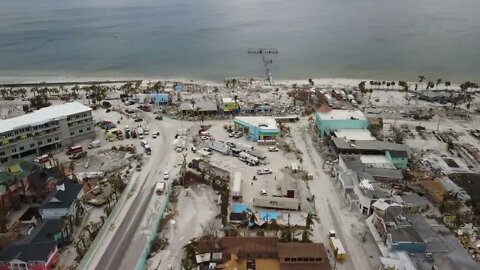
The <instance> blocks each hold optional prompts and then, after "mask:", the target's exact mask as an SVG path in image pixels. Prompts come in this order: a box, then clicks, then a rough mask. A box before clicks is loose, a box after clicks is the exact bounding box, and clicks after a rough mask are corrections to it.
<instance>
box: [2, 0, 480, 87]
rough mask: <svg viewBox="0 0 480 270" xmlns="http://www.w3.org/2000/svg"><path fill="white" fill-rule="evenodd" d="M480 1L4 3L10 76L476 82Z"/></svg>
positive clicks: (5, 49) (6, 69)
mask: <svg viewBox="0 0 480 270" xmlns="http://www.w3.org/2000/svg"><path fill="white" fill-rule="evenodd" d="M479 10H480V1H478V0H456V1H448V0H415V1H414V0H395V1H393V0H336V1H335V0H295V1H292V0H290V1H285V0H156V1H155V0H104V1H98V0H82V1H72V0H65V1H58V0H17V1H12V0H0V76H2V77H8V76H80V77H81V76H89V77H122V76H130V77H131V76H139V77H153V76H155V77H184V78H192V79H207V80H216V81H221V80H223V79H224V78H225V77H230V76H245V77H247V76H255V77H264V76H265V70H264V68H263V62H262V59H261V57H260V56H259V55H252V54H247V49H248V48H262V47H273V48H278V50H279V54H278V55H272V56H271V58H272V61H273V63H272V66H271V72H272V75H273V77H274V79H306V78H340V77H341V78H368V79H369V78H372V79H391V80H415V78H416V77H417V75H419V74H424V75H426V76H427V78H429V79H432V80H434V79H436V78H438V77H440V78H443V79H444V80H451V81H452V82H453V81H462V80H470V81H475V80H476V79H478V74H479V71H480V50H479V48H480V16H478V11H479Z"/></svg>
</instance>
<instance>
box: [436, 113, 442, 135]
mask: <svg viewBox="0 0 480 270" xmlns="http://www.w3.org/2000/svg"><path fill="white" fill-rule="evenodd" d="M441 119H442V117H441V116H440V114H439V115H438V123H437V131H438V129H439V128H440V120H441Z"/></svg>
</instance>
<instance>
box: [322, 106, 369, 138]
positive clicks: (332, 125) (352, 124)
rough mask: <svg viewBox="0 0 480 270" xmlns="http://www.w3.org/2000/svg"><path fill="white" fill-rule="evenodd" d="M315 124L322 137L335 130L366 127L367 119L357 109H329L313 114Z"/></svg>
mask: <svg viewBox="0 0 480 270" xmlns="http://www.w3.org/2000/svg"><path fill="white" fill-rule="evenodd" d="M315 125H316V127H317V131H318V132H319V134H320V137H322V138H324V137H327V136H329V135H331V133H332V132H334V131H336V130H345V129H367V128H368V120H367V118H366V117H365V115H364V114H363V113H362V112H361V111H358V110H330V111H327V112H317V113H316V115H315Z"/></svg>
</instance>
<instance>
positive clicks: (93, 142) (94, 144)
mask: <svg viewBox="0 0 480 270" xmlns="http://www.w3.org/2000/svg"><path fill="white" fill-rule="evenodd" d="M100 145H101V142H100V140H94V141H92V142H91V143H90V144H89V145H88V149H92V148H97V147H100Z"/></svg>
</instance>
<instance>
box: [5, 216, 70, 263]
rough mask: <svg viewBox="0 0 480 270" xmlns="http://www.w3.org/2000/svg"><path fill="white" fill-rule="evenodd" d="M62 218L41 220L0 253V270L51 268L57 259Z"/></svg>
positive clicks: (61, 237)
mask: <svg viewBox="0 0 480 270" xmlns="http://www.w3.org/2000/svg"><path fill="white" fill-rule="evenodd" d="M63 223H64V221H63V220H62V219H54V220H41V221H40V222H39V224H38V225H37V226H36V227H35V228H34V229H33V230H32V232H31V233H30V234H29V235H27V236H26V237H25V238H24V239H22V240H20V241H17V242H16V243H15V244H12V245H10V246H8V247H6V248H5V249H4V250H3V251H2V252H1V253H0V270H11V269H29V270H30V269H32V270H47V269H53V268H54V267H55V264H56V262H57V261H58V249H57V244H58V243H59V242H60V241H62V239H63V236H62V232H61V225H62V224H63Z"/></svg>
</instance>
